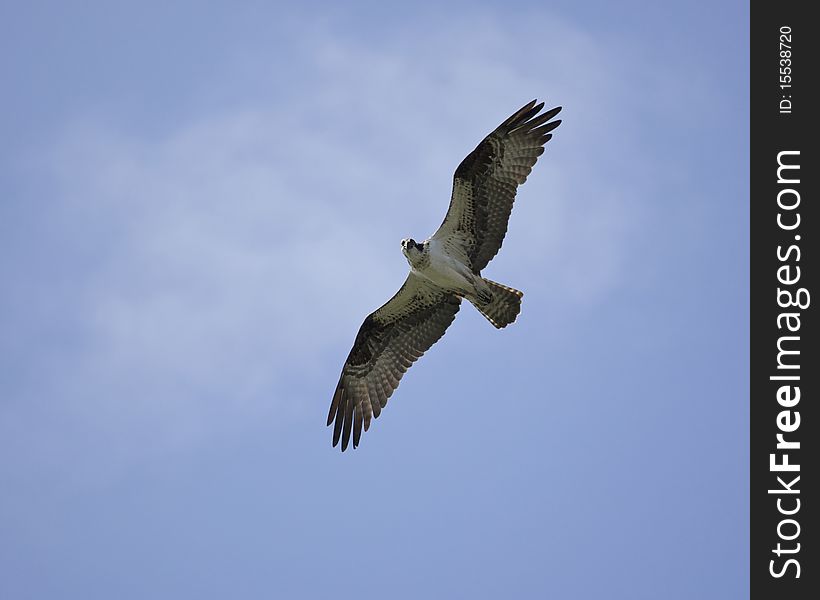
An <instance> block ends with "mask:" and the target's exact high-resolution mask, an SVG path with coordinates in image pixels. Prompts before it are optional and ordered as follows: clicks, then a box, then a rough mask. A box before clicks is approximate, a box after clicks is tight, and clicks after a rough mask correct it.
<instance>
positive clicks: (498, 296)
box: [471, 279, 524, 329]
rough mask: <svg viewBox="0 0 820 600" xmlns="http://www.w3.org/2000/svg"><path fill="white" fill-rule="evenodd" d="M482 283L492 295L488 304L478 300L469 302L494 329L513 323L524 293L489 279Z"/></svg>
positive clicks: (519, 309) (519, 310)
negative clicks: (488, 288)
mask: <svg viewBox="0 0 820 600" xmlns="http://www.w3.org/2000/svg"><path fill="white" fill-rule="evenodd" d="M484 282H485V283H486V284H487V285H488V286H489V287H490V291H491V292H492V294H493V297H492V299H491V300H490V301H489V302H481V301H480V300H471V302H472V303H473V306H475V307H476V308H477V309H478V312H480V313H481V314H482V315H484V316H485V317H486V319H487V320H488V321H489V322H490V323H492V324H493V325H494V326H495V327H496V328H498V329H501V328H502V327H506V326H507V325H509V324H510V323H512V322H513V321H515V318H516V317H517V316H518V313H520V312H521V298H522V296H523V295H524V293H523V292H520V291H518V290H516V289H514V288H511V287H507V286H506V285H502V284H500V283H496V282H495V281H490V280H489V279H485V280H484Z"/></svg>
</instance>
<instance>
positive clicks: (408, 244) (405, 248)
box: [401, 238, 424, 264]
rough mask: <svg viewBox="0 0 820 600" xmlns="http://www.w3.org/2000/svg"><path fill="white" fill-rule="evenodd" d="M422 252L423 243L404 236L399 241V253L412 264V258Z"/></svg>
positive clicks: (415, 257)
mask: <svg viewBox="0 0 820 600" xmlns="http://www.w3.org/2000/svg"><path fill="white" fill-rule="evenodd" d="M423 252H424V244H420V243H418V242H417V241H416V240H414V239H413V238H406V239H403V240H402V241H401V253H402V254H404V256H405V258H407V260H408V261H410V264H413V259H417V258H418V257H419V256H421V254H422V253H423Z"/></svg>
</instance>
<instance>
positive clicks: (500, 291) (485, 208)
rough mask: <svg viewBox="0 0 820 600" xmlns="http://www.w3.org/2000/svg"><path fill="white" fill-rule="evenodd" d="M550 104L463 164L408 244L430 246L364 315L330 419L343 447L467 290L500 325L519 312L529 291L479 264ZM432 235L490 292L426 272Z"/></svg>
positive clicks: (535, 108)
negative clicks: (442, 211)
mask: <svg viewBox="0 0 820 600" xmlns="http://www.w3.org/2000/svg"><path fill="white" fill-rule="evenodd" d="M543 107H544V104H543V103H540V104H536V101H535V100H533V101H532V102H530V103H528V104H527V105H525V106H523V107H522V108H521V109H520V110H518V111H516V112H515V113H514V114H513V115H512V116H510V117H509V118H508V119H507V120H506V121H504V122H503V123H502V124H501V125H499V126H498V127H497V128H496V129H495V131H493V132H492V133H490V134H489V135H488V136H487V137H486V138H484V140H482V142H481V143H480V144H479V145H478V146H477V147H476V149H475V150H473V151H472V152H471V153H470V154H469V155H467V157H466V158H465V159H464V160H463V161H462V162H461V164H460V165H459V166H458V168H457V169H456V172H455V176H454V179H453V193H452V196H451V200H450V207H449V209H448V211H447V216H446V217H445V218H444V222H443V223H442V224H441V226H440V227H439V229H438V231H436V233H435V234H434V235H433V236H432V237H431V238H430V239H429V240H427V241H426V242H425V243H424V244H423V245H419V244H417V243H415V242H412V240H410V242H412V243H411V244H409V245H408V246H407V247H408V248H410V247H411V246H412V247H413V248H415V247H419V248H421V247H422V246H424V248H425V250H424V251H419V253H414V254H413V255H412V258H413V261H411V267H412V270H411V272H410V274H409V275H408V277H407V280H406V281H405V282H404V285H403V286H402V288H401V289H400V290H399V291H398V293H396V295H395V296H393V298H391V299H390V300H389V301H388V302H387V303H385V304H384V306H382V307H381V308H379V309H378V310H376V311H375V312H374V313H372V314H371V315H369V316H368V317H367V318H366V319H365V320H364V323H362V326H361V328H360V329H359V333H358V334H357V335H356V340H355V342H354V343H353V348H352V349H351V351H350V354H349V355H348V357H347V360H346V361H345V365H344V368H343V369H342V373H341V376H340V377H339V383H338V385H337V386H336V391H335V393H334V394H333V400H332V402H331V404H330V412H329V414H328V417H327V424H328V425H331V424H333V445H334V446H336V445H337V444H338V443H339V442H340V441H341V444H342V451H344V450H345V449H347V446H348V444H349V442H350V438H351V435H352V437H353V447H354V448H355V447H356V446H358V445H359V441H360V438H361V434H362V430H364V431H367V430H368V428H369V427H370V422H371V419H372V418H376V417H378V416H379V414H380V413H381V409H382V408H384V407H385V405H386V404H387V400H388V399H389V398H390V396H391V395H392V393H393V391H394V390H395V389H396V388H397V387H398V385H399V381H400V380H401V377H402V375H404V373H405V371H407V369H408V368H410V366H411V365H412V364H413V363H414V362H415V361H416V360H418V358H419V357H420V356H421V355H422V354H424V353H425V352H426V351H427V350H428V349H429V348H430V346H432V345H433V344H434V343H435V342H436V341H438V339H439V338H441V336H442V335H444V332H445V331H446V330H447V327H449V326H450V323H452V322H453V319H454V318H455V316H456V313H457V312H458V310H459V307H460V305H461V299H462V297H467V298H469V299H470V301H471V302H472V303H473V304H475V306H476V307H477V308H478V309H479V311H481V313H482V314H483V315H484V316H485V317H486V318H487V319H488V320H489V321H490V322H491V323H492V324H493V325H495V326H496V327H497V328H502V327H505V326H506V325H508V324H509V323H511V322H513V321H514V320H515V318H516V317H517V315H518V313H519V310H520V302H521V296H522V293H521V292H520V291H518V290H515V289H513V288H509V287H507V286H504V285H502V284H498V283H495V282H492V281H489V280H486V279H483V278H481V277H480V272H481V270H482V269H483V268H484V267H485V266H487V263H489V262H490V260H491V259H492V258H493V257H494V256H495V255H496V254H497V253H498V250H499V249H500V248H501V244H502V242H503V240H504V236H505V234H506V232H507V222H508V220H509V217H510V212H511V210H512V205H513V201H514V200H515V193H516V190H517V188H518V186H519V185H521V184H522V183H524V181H526V179H527V176H528V175H529V174H530V171H531V170H532V167H533V165H535V162H536V161H537V160H538V157H539V156H540V155H541V154H543V152H544V144H545V143H546V142H547V141H549V139H550V138H551V137H552V134H550V133H549V132H550V131H552V130H553V129H555V128H556V127H557V126H558V125H559V124H560V123H561V121H550V119H552V118H553V117H554V116H555V115H557V114H558V113H559V112H560V110H561V108H560V107H558V108H554V109H552V110H550V111H547V112H545V113H543V114H541V115H539V114H538V113H539V112H540V111H541V109H542V108H543ZM431 242H432V243H433V244H439V245H440V246H441V248H444V249H445V251H446V255H447V256H452V257H453V258H454V259H455V260H457V262H458V264H462V265H467V266H468V267H469V270H471V271H472V273H473V274H474V275H470V277H471V278H473V277H474V276H475V277H474V278H475V279H476V280H480V281H481V282H483V283H481V286H483V287H482V290H483V291H482V293H483V294H485V295H486V296H487V297H486V298H483V297H481V295H478V296H476V297H473V296H471V295H470V292H469V291H467V292H465V291H460V290H455V289H448V288H447V287H441V284H436V283H433V282H432V281H431V280H430V279H428V278H425V277H424V276H423V273H424V268H426V267H427V266H428V264H429V262H430V260H429V255H426V254H424V252H427V251H428V246H427V244H428V243H431ZM406 255H407V254H406ZM410 258H411V257H410V256H408V261H410ZM425 261H426V262H425ZM464 268H466V267H464ZM476 289H478V288H476Z"/></svg>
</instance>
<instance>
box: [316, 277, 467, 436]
mask: <svg viewBox="0 0 820 600" xmlns="http://www.w3.org/2000/svg"><path fill="white" fill-rule="evenodd" d="M460 306H461V298H459V297H457V296H455V295H453V294H451V293H449V292H447V291H445V290H443V289H441V288H438V287H434V286H433V285H432V284H430V283H427V282H426V281H425V280H424V279H422V278H421V277H419V276H418V275H415V274H414V273H412V272H411V273H410V275H408V276H407V280H406V281H405V282H404V285H403V286H402V287H401V289H400V290H399V291H398V292H397V293H396V295H395V296H393V297H392V298H391V299H390V300H388V301H387V303H386V304H385V305H384V306H382V307H381V308H380V309H378V310H377V311H375V312H374V313H372V314H370V315H369V316H368V317H367V318H366V319H365V320H364V323H362V326H361V328H360V329H359V333H358V335H357V336H356V341H355V342H354V343H353V349H352V350H351V351H350V354H349V355H348V357H347V361H345V366H344V368H343V369H342V375H341V377H340V378H339V384H338V385H337V386H336V391H335V393H334V394H333V401H332V402H331V403H330V413H329V414H328V416H327V424H328V425H330V424H331V423H333V422H334V420H335V425H334V427H333V445H334V446H336V445H337V444H338V443H339V439H340V438H341V440H342V452H344V451H345V449H346V448H347V444H348V442H349V441H350V433H351V431H352V433H353V447H354V448H355V447H356V446H358V445H359V438H360V437H361V435H362V427H364V430H365V431H367V430H368V428H369V427H370V419H371V417H378V416H379V414H380V413H381V410H382V408H384V406H385V405H386V404H387V399H388V398H390V395H391V394H392V393H393V390H395V389H396V388H397V387H398V385H399V380H400V379H401V377H402V375H404V372H405V371H407V369H409V368H410V366H411V365H412V364H413V363H414V362H415V361H416V360H417V359H418V358H419V357H420V356H421V355H422V354H424V353H425V352H426V351H427V350H428V349H429V348H430V346H432V345H433V344H434V343H436V341H438V339H439V338H440V337H441V336H442V335H444V332H445V331H446V330H447V327H449V326H450V323H452V322H453V319H454V318H455V316H456V313H457V312H458V309H459V307H460Z"/></svg>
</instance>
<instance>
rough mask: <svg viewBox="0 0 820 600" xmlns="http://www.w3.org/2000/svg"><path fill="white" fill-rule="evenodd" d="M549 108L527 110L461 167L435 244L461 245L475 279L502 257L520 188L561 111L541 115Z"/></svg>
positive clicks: (505, 124)
mask: <svg viewBox="0 0 820 600" xmlns="http://www.w3.org/2000/svg"><path fill="white" fill-rule="evenodd" d="M543 108H544V103H543V102H541V103H538V104H536V101H535V100H533V101H532V102H530V103H528V104H526V105H524V106H522V107H521V108H520V109H519V110H518V111H516V112H515V113H513V114H512V115H511V116H510V117H509V118H508V119H507V120H505V121H504V122H503V123H501V125H499V126H498V127H497V128H496V129H495V131H493V132H492V133H490V134H489V135H488V136H487V137H486V138H484V140H482V142H481V143H480V144H479V145H478V146H477V147H476V148H475V150H473V151H472V152H471V153H470V154H468V155H467V157H466V158H465V159H464V160H463V161H462V162H461V164H460V165H459V166H458V168H457V169H456V172H455V176H454V177H453V194H452V197H451V200H450V207H449V209H448V210H447V216H446V217H445V218H444V222H443V223H442V224H441V227H439V229H438V231H436V233H435V234H433V238H434V239H439V240H443V241H445V242H446V243H449V244H455V245H460V246H461V247H462V250H463V252H464V253H465V254H466V256H467V258H468V260H469V261H470V265H471V267H472V269H473V271H474V272H475V273H479V272H480V271H481V270H482V269H483V268H484V267H486V266H487V263H489V262H490V260H491V259H492V258H493V257H494V256H495V255H496V254H497V253H498V251H499V249H500V248H501V244H502V243H503V241H504V236H505V235H506V233H507V224H508V222H509V219H510V212H511V211H512V206H513V202H514V201H515V194H516V191H517V189H518V186H519V185H521V184H522V183H524V182H525V181H526V180H527V177H528V176H529V174H530V172H531V171H532V167H533V166H534V165H535V162H536V161H537V160H538V157H539V156H541V154H543V153H544V144H545V143H547V142H548V141H549V140H550V139H551V138H552V134H550V133H549V132H550V131H552V130H553V129H555V128H556V127H558V125H560V124H561V121H560V120H556V121H551V119H552V118H553V117H555V116H556V115H557V114H558V113H559V112H560V111H561V107H560V106H559V107H556V108H553V109H551V110H548V111H547V112H545V113H542V114H538V113H540V112H541V110H542V109H543Z"/></svg>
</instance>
